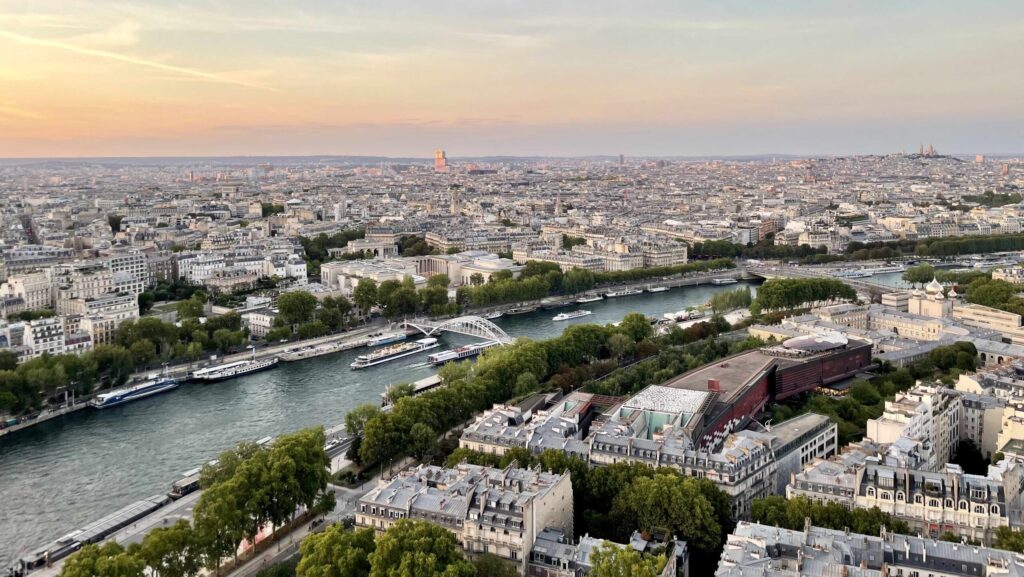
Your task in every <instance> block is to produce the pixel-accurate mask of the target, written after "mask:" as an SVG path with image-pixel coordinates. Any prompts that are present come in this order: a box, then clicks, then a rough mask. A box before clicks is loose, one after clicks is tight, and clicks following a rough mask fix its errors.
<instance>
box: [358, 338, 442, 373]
mask: <svg viewBox="0 0 1024 577" xmlns="http://www.w3.org/2000/svg"><path fill="white" fill-rule="evenodd" d="M437 346H438V345H437V339H435V338H426V339H419V340H417V341H413V342H411V343H401V344H398V345H391V346H388V347H384V348H382V349H377V350H375V351H373V352H372V353H367V354H365V355H359V356H358V357H356V360H355V361H353V362H352V364H351V365H349V366H350V367H352V368H353V369H365V368H367V367H372V366H374V365H379V364H381V363H386V362H388V361H393V360H395V359H400V358H402V357H407V356H409V355H414V354H416V353H418V352H420V351H425V350H428V349H433V348H436V347H437Z"/></svg>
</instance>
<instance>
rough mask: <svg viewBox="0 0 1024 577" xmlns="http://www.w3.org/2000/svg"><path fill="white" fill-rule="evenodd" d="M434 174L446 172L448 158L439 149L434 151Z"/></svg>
mask: <svg viewBox="0 0 1024 577" xmlns="http://www.w3.org/2000/svg"><path fill="white" fill-rule="evenodd" d="M434 172H448V158H447V157H446V156H445V155H444V151H443V150H441V149H440V148H439V149H437V150H435V151H434Z"/></svg>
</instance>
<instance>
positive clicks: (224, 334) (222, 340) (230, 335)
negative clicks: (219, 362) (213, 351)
mask: <svg viewBox="0 0 1024 577" xmlns="http://www.w3.org/2000/svg"><path fill="white" fill-rule="evenodd" d="M210 340H211V342H212V343H213V346H215V347H217V350H218V351H220V352H221V353H222V354H223V353H226V352H228V351H230V350H231V349H233V348H235V347H239V346H241V345H242V343H244V342H245V334H244V333H242V332H241V331H232V330H230V329H217V330H215V331H214V332H213V338H212V339H210Z"/></svg>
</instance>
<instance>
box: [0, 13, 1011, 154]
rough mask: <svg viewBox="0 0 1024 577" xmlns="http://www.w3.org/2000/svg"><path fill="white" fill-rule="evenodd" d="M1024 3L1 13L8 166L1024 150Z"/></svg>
mask: <svg viewBox="0 0 1024 577" xmlns="http://www.w3.org/2000/svg"><path fill="white" fill-rule="evenodd" d="M1022 26H1024V6H1022V4H1021V3H1019V2H1010V1H1004V2H999V1H982V2H970V3H965V2H900V3H891V2H809V1H808V2H798V1H784V2H770V3H769V2H736V1H729V2H668V1H644V2H639V3H634V2H608V1H597V2H595V1H585V2H584V1H569V2H543V1H522V2H478V1H445V0H442V1H434V2H412V1H384V2H345V3H337V2H326V1H325V2H317V1H308V0H302V1H297V2H288V3H284V4H281V3H277V2H252V1H238V2H216V3H205V2H184V3H176V4H173V5H172V4H169V3H166V2H161V1H146V0H124V1H120V2H66V1H57V0H39V1H33V2H13V1H7V2H2V3H0V157H36V156H42V157H54V156H152V155H158V156H159V155H178V156H180V155H307V154H358V155H386V156H416V157H424V156H428V155H429V151H431V150H433V149H434V148H436V147H439V146H440V147H445V148H447V149H448V150H449V151H450V154H452V155H453V156H481V155H499V154H500V155H562V156H565V155H570V156H574V155H590V154H618V153H620V152H625V153H627V154H631V155H666V156H668V155H737V154H764V153H782V154H785V153H789V154H851V153H887V152H898V151H901V150H906V151H910V150H913V149H914V147H915V146H916V144H917V143H918V142H931V143H934V144H935V146H936V147H937V148H939V149H940V150H944V151H948V152H954V153H964V154H966V153H976V152H977V153H989V154H992V153H1001V152H1008V153H1012V152H1017V151H1020V150H1021V149H1022V146H1021V140H1022V139H1021V137H1022V134H1024V112H1022V111H1024V107H1022V106H1021V105H1020V103H1021V102H1024V73H1022V70H1021V62H1020V58H1019V54H1021V53H1022V52H1024V36H1022V35H1021V34H1020V30H1021V28H1022Z"/></svg>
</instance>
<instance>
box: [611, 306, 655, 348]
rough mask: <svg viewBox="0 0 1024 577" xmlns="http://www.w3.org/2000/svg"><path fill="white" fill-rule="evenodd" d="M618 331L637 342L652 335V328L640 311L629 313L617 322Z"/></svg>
mask: <svg viewBox="0 0 1024 577" xmlns="http://www.w3.org/2000/svg"><path fill="white" fill-rule="evenodd" d="M619 331H621V332H622V333H623V334H624V335H626V336H628V337H629V338H631V339H633V342H635V343H638V342H640V341H642V340H644V339H649V338H651V337H652V336H654V329H653V328H652V327H651V322H650V321H649V320H647V317H645V316H644V315H642V314H640V313H629V314H628V315H626V316H625V317H623V319H622V322H621V323H619Z"/></svg>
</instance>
